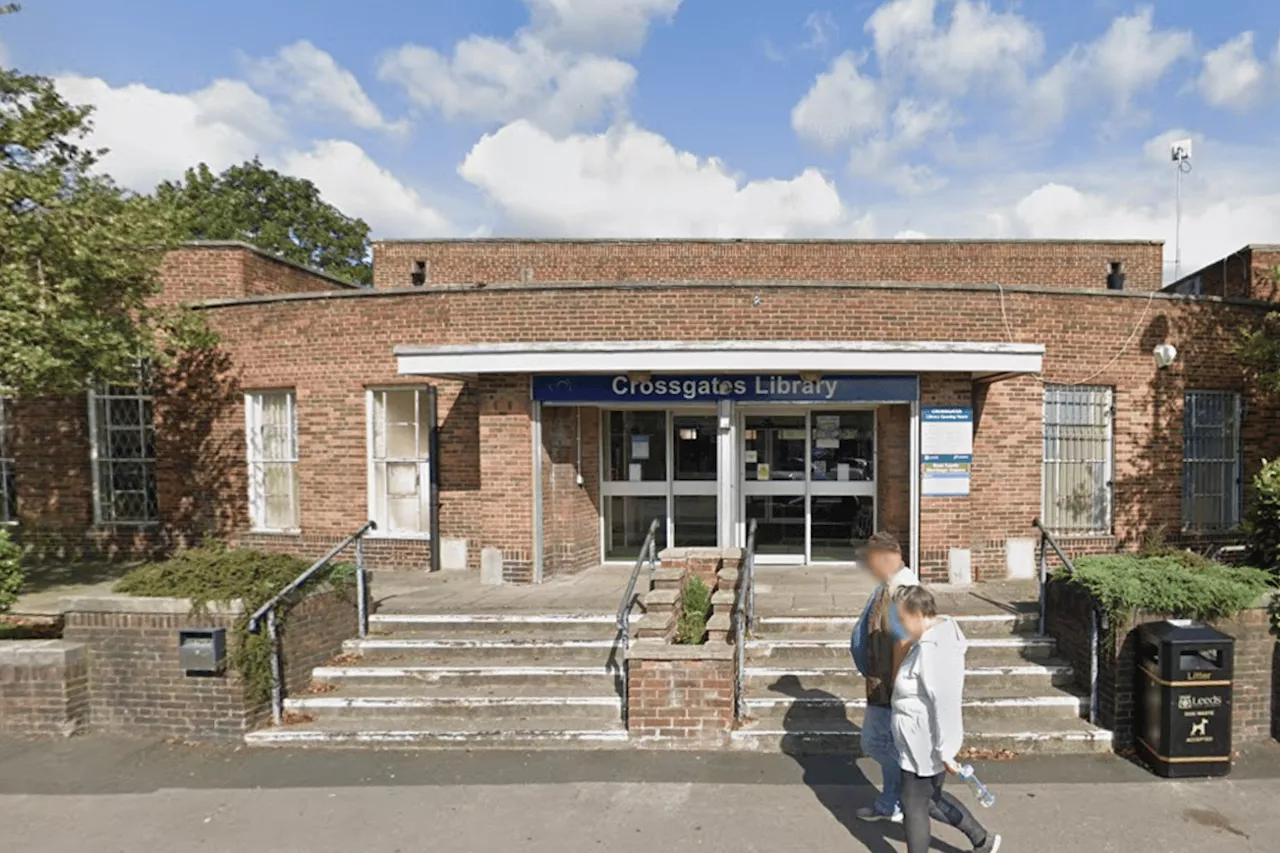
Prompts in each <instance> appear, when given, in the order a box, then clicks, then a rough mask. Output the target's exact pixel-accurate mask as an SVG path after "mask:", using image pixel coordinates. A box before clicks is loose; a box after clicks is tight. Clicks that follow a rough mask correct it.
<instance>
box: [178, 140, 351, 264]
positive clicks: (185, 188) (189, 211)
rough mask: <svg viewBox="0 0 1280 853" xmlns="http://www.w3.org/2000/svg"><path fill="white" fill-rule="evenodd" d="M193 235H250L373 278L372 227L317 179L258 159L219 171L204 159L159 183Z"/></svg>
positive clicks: (298, 257) (286, 254) (284, 252)
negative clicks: (331, 199) (327, 194)
mask: <svg viewBox="0 0 1280 853" xmlns="http://www.w3.org/2000/svg"><path fill="white" fill-rule="evenodd" d="M156 194H157V196H158V197H159V198H160V200H161V201H163V202H164V203H166V204H168V205H171V206H172V207H173V209H174V210H175V211H176V212H177V214H178V216H179V219H180V222H181V227H182V229H183V232H184V236H185V237H186V238H188V239H192V240H244V241H245V242H247V243H252V244H253V245H254V246H257V247H258V248H259V249H262V250H264V251H267V252H272V253H274V254H277V255H280V256H281V257H283V258H287V259H288V260H291V261H295V262H297V263H300V264H307V265H309V266H313V267H316V268H318V269H322V270H324V271H325V272H327V273H329V274H330V275H334V276H337V277H338V278H342V279H346V280H347V281H351V282H355V283H356V284H362V285H368V284H371V283H372V282H373V268H372V267H371V266H370V264H369V261H368V255H369V226H368V225H367V224H366V223H365V222H364V220H361V219H352V218H351V217H349V216H346V215H345V214H343V213H342V211H340V210H338V209H337V208H336V207H334V206H333V205H331V204H329V203H327V202H325V201H324V200H323V199H321V198H320V190H318V189H317V188H316V185H315V184H313V183H311V182H310V181H308V180H305V179H303V178H295V177H292V176H289V175H282V174H281V173H279V172H277V171H275V170H274V169H268V168H266V167H264V166H263V165H262V163H261V162H260V161H259V160H258V159H257V158H255V159H253V160H250V161H249V162H247V163H243V164H241V165H239V166H232V167H231V168H229V169H227V170H226V171H225V172H223V173H222V174H220V175H215V174H214V173H213V172H212V171H211V170H210V169H209V167H208V166H207V165H205V164H204V163H201V164H200V165H198V166H197V167H195V168H194V169H188V170H187V173H186V175H185V177H184V178H183V180H181V181H176V182H173V181H166V182H164V183H162V184H161V185H160V186H159V187H158V188H157V190H156Z"/></svg>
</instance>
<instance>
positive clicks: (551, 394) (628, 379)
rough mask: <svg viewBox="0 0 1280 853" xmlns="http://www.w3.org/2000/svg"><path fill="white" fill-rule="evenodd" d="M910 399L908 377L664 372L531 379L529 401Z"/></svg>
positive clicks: (913, 380)
mask: <svg viewBox="0 0 1280 853" xmlns="http://www.w3.org/2000/svg"><path fill="white" fill-rule="evenodd" d="M915 398H916V378H915V377H914V376H867V375H864V374H847V375H830V376H825V375H824V376H818V377H809V378H804V377H801V376H798V375H795V374H786V373H741V374H739V373H724V374H715V375H710V374H689V375H685V374H670V375H654V376H649V377H645V378H644V379H638V378H635V377H632V376H627V375H625V374H584V375H574V376H535V377H533V399H535V400H540V401H542V402H544V403H706V402H714V401H715V400H737V401H740V402H752V403H906V402H910V401H912V400H914V399H915Z"/></svg>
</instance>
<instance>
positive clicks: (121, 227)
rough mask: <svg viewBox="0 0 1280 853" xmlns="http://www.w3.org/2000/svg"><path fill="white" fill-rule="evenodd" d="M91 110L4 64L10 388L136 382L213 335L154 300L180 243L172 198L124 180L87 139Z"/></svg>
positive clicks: (1, 374) (1, 302) (2, 236)
mask: <svg viewBox="0 0 1280 853" xmlns="http://www.w3.org/2000/svg"><path fill="white" fill-rule="evenodd" d="M89 113H90V110H89V108H87V107H77V106H72V105H71V104H68V103H67V102H66V101H65V100H63V99H62V97H61V96H60V95H59V94H58V92H57V90H56V89H55V88H54V84H53V81H51V80H49V79H47V78H44V77H37V76H32V75H27V74H22V73H20V72H17V71H13V70H8V69H0V388H4V389H6V391H7V392H9V393H18V394H52V393H74V392H76V391H80V390H83V389H84V387H85V385H86V383H88V382H90V381H102V382H127V381H128V380H129V377H130V376H131V375H132V374H133V371H134V369H135V368H134V366H135V364H136V362H137V361H138V360H139V359H144V360H151V361H153V362H157V363H159V364H161V365H163V364H164V363H166V361H167V356H169V355H171V354H172V353H173V352H174V351H175V350H176V349H181V348H184V347H186V346H189V345H200V344H204V343H207V342H208V336H207V332H204V331H203V327H202V324H201V323H200V322H199V320H198V319H196V318H194V317H193V316H192V315H191V314H190V312H182V311H160V310H156V309H152V308H150V307H149V306H148V299H149V297H151V296H153V295H154V294H155V293H157V292H158V290H159V276H158V270H159V265H160V262H161V260H162V259H163V256H164V252H165V251H166V250H167V249H169V248H171V247H172V246H173V245H175V243H176V240H177V237H178V235H177V233H176V232H175V231H174V229H173V227H172V224H171V222H170V220H169V217H168V216H167V213H166V211H165V209H164V208H163V206H162V205H160V204H158V203H157V202H156V201H155V200H154V199H151V198H146V197H140V196H136V195H133V194H131V193H128V192H126V191H124V190H122V189H120V188H119V187H117V186H116V185H115V184H114V183H113V182H112V180H111V178H110V177H108V176H106V175H104V174H101V173H100V172H98V171H96V170H95V169H94V167H95V165H96V163H97V162H98V160H99V158H100V156H101V155H102V153H103V152H102V151H98V150H93V149H90V148H87V147H85V145H84V140H85V138H86V136H87V135H88V133H89V131H90V129H91V125H90V123H89Z"/></svg>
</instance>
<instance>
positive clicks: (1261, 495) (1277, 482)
mask: <svg viewBox="0 0 1280 853" xmlns="http://www.w3.org/2000/svg"><path fill="white" fill-rule="evenodd" d="M1244 530H1245V533H1246V534H1247V535H1248V537H1249V562H1250V563H1252V564H1253V565H1255V566H1259V567H1261V568H1264V569H1268V570H1270V571H1271V572H1272V573H1273V574H1274V573H1277V572H1280V459H1277V460H1273V461H1270V462H1268V461H1266V460H1263V463H1262V470H1261V471H1259V472H1258V474H1257V476H1256V477H1254V478H1253V500H1252V501H1251V502H1250V506H1249V517H1248V518H1247V519H1245V523H1244Z"/></svg>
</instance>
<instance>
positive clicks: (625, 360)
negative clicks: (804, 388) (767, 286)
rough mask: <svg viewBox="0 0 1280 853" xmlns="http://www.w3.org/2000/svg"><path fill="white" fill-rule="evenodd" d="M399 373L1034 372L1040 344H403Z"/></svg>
mask: <svg viewBox="0 0 1280 853" xmlns="http://www.w3.org/2000/svg"><path fill="white" fill-rule="evenodd" d="M395 355H396V359H397V360H398V361H399V367H400V373H401V374H404V375H424V376H475V375H480V374H486V373H530V374H534V375H537V374H575V373H576V374H582V373H615V374H616V373H650V372H662V373H704V374H710V373H761V372H773V373H788V372H790V373H812V374H839V373H878V374H886V373H913V374H915V373H960V374H967V375H969V376H971V377H973V378H974V379H992V378H997V377H1000V376H1007V375H1012V374H1019V373H1039V372H1040V367H1041V362H1042V361H1043V359H1044V346H1043V345H1041V344H1009V343H985V342H968V341H580V342H560V343H555V342H535V343H496V344H464V345H461V346H414V345H403V346H398V347H396V349H395Z"/></svg>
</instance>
